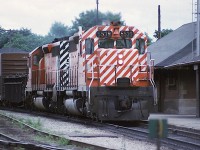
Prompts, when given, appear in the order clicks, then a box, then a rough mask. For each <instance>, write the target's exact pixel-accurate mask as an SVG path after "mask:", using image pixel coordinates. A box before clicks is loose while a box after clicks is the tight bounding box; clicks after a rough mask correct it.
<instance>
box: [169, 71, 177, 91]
mask: <svg viewBox="0 0 200 150" xmlns="http://www.w3.org/2000/svg"><path fill="white" fill-rule="evenodd" d="M167 87H168V90H176V89H177V77H176V74H175V73H174V72H171V73H169V74H168V77H167Z"/></svg>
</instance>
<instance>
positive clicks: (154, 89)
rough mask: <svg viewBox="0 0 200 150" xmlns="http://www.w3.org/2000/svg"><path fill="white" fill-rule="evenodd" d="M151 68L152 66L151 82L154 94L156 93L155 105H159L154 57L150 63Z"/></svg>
mask: <svg viewBox="0 0 200 150" xmlns="http://www.w3.org/2000/svg"><path fill="white" fill-rule="evenodd" d="M149 68H150V73H149V74H150V77H149V78H150V82H151V84H152V86H153V94H154V105H157V103H158V97H157V87H156V84H155V82H154V59H151V60H150V64H149Z"/></svg>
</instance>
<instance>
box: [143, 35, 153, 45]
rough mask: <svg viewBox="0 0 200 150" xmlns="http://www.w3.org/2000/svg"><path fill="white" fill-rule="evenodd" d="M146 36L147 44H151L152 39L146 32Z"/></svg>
mask: <svg viewBox="0 0 200 150" xmlns="http://www.w3.org/2000/svg"><path fill="white" fill-rule="evenodd" d="M144 34H145V35H146V36H147V46H149V45H151V44H152V41H153V39H152V38H150V37H149V35H148V33H146V32H145V33H144Z"/></svg>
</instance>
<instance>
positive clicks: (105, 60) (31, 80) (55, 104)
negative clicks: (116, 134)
mask: <svg viewBox="0 0 200 150" xmlns="http://www.w3.org/2000/svg"><path fill="white" fill-rule="evenodd" d="M147 58H148V53H147V37H146V36H145V34H143V33H142V32H141V31H140V30H138V29H137V28H136V27H134V26H121V25H120V22H117V23H114V22H112V23H111V24H110V25H108V26H105V25H97V26H94V27H91V28H89V29H88V30H87V31H82V29H81V27H80V28H79V31H78V32H77V33H75V34H74V35H73V36H70V37H66V38H64V39H61V40H60V41H59V40H57V41H55V42H52V43H49V44H46V45H43V46H40V47H38V48H36V49H34V50H33V51H32V52H31V53H30V54H29V59H28V66H29V75H28V81H27V87H26V100H25V101H26V103H27V104H28V105H29V106H32V105H34V106H35V107H37V108H39V109H43V110H52V111H66V112H67V113H68V114H72V115H82V116H87V117H90V118H95V119H99V120H102V121H104V120H109V121H133V120H143V119H147V118H148V116H149V111H150V110H151V109H152V108H153V105H154V103H156V96H155V95H156V87H155V84H154V80H153V60H149V61H148V59H147Z"/></svg>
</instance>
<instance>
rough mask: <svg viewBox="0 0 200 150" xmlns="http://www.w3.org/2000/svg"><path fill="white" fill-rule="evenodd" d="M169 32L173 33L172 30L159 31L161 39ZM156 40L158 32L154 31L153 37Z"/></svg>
mask: <svg viewBox="0 0 200 150" xmlns="http://www.w3.org/2000/svg"><path fill="white" fill-rule="evenodd" d="M170 32H173V30H172V29H163V30H162V31H161V38H162V37H164V36H166V35H167V34H169V33H170ZM153 36H154V37H155V38H156V39H157V40H158V39H159V32H158V30H155V32H154V35H153Z"/></svg>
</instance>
